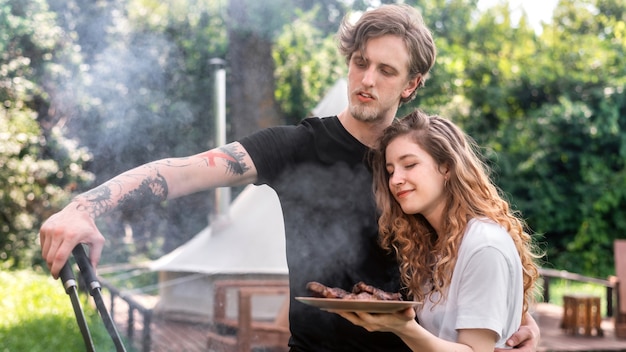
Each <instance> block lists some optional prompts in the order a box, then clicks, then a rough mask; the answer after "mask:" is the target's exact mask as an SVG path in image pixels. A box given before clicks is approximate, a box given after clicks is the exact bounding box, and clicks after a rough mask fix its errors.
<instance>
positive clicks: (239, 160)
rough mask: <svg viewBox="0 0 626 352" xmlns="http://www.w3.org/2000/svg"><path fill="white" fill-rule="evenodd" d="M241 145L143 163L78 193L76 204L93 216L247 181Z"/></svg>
mask: <svg viewBox="0 0 626 352" xmlns="http://www.w3.org/2000/svg"><path fill="white" fill-rule="evenodd" d="M240 148H241V147H240V146H239V144H238V143H231V144H228V145H225V146H222V147H219V148H216V149H212V150H209V151H207V152H203V153H200V154H197V155H194V156H190V157H183V158H169V159H162V160H157V161H154V162H151V163H148V164H145V165H143V166H140V167H137V168H135V169H133V170H130V171H127V172H125V173H123V174H121V175H119V176H117V177H115V178H113V179H111V180H110V181H108V182H106V183H104V184H102V185H101V186H98V187H96V188H94V189H92V190H91V191H88V192H86V193H83V194H81V195H79V196H77V197H76V198H75V199H74V201H75V202H76V203H77V206H76V207H77V209H78V210H81V211H85V212H87V213H88V214H89V215H90V216H91V217H92V218H96V217H98V216H100V215H102V214H104V213H106V212H109V211H111V210H113V209H137V208H139V207H142V206H144V205H146V204H150V203H157V202H160V201H164V200H166V199H167V198H168V196H174V197H177V196H180V195H184V194H188V193H191V192H195V191H198V190H202V189H208V188H209V187H219V186H225V185H228V184H237V183H241V182H242V181H250V179H245V177H246V176H250V175H251V174H250V173H248V175H246V173H247V172H248V171H249V170H251V167H250V166H249V165H247V164H246V160H249V159H246V157H247V154H246V152H245V151H244V150H243V149H240ZM220 170H223V173H222V172H221V171H220ZM212 172H213V173H214V174H213V175H212V176H211V173H212ZM216 172H217V173H216ZM168 182H171V183H172V184H169V185H168Z"/></svg>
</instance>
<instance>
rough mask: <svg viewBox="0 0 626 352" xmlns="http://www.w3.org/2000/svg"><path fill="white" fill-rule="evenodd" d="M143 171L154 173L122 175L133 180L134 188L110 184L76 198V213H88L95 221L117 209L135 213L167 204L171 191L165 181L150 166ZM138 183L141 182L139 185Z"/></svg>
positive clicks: (117, 183) (114, 183) (116, 181)
mask: <svg viewBox="0 0 626 352" xmlns="http://www.w3.org/2000/svg"><path fill="white" fill-rule="evenodd" d="M142 169H145V170H146V171H151V172H148V173H146V174H140V173H139V172H138V171H139V170H135V171H134V172H129V173H126V174H122V175H120V177H123V178H124V179H128V178H131V179H133V182H132V183H131V184H136V186H135V187H133V188H131V189H125V188H124V184H123V183H122V182H120V181H118V180H117V179H113V180H110V181H108V182H106V183H104V184H102V185H100V186H98V187H96V188H94V189H92V190H90V191H88V192H85V193H83V194H81V195H79V196H77V197H76V198H75V199H74V200H75V201H76V202H77V203H78V205H77V209H78V210H83V211H86V212H88V213H89V215H90V216H91V217H92V218H96V217H98V216H100V215H102V214H104V213H106V212H108V211H110V210H113V209H115V208H118V209H136V208H139V207H142V206H144V205H145V204H150V203H157V202H160V201H164V200H166V199H167V191H168V188H167V182H166V181H165V178H164V177H163V176H161V175H160V174H159V173H158V171H157V170H155V169H154V168H152V167H151V166H150V165H149V164H148V165H145V166H144V167H143V168H142ZM137 181H140V182H139V183H138V184H137Z"/></svg>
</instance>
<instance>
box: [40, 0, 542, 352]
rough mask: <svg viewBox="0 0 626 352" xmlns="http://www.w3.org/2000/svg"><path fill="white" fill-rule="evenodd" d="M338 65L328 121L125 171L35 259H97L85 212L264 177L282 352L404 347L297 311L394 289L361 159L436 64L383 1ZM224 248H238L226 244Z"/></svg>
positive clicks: (63, 217)
mask: <svg viewBox="0 0 626 352" xmlns="http://www.w3.org/2000/svg"><path fill="white" fill-rule="evenodd" d="M339 38H340V45H339V47H340V50H341V52H342V54H344V55H345V57H346V60H347V63H348V68H349V70H348V95H349V106H348V107H347V108H346V109H345V110H344V111H342V112H341V113H340V114H339V115H337V116H331V117H327V118H321V119H320V118H309V119H305V120H303V121H302V123H300V124H299V125H298V126H280V127H273V128H269V129H265V130H261V131H259V132H257V133H254V134H252V135H250V136H248V137H245V138H242V139H241V140H239V141H237V142H233V143H230V144H228V145H225V146H222V147H218V148H215V149H212V150H209V151H207V152H204V153H200V154H197V155H194V156H190V157H186V158H170V159H163V160H159V161H155V162H152V163H148V164H145V165H142V166H139V167H137V168H135V169H133V170H130V171H127V172H125V173H123V174H121V175H119V176H117V177H115V178H113V179H111V180H110V181H108V182H106V183H104V184H103V185H101V186H99V187H96V188H95V189H93V190H91V191H88V192H86V193H84V194H81V195H79V196H77V197H76V198H75V199H74V200H73V201H72V202H71V203H70V204H69V205H67V206H66V207H65V208H64V209H63V210H62V211H60V212H59V213H57V214H55V215H53V216H52V217H50V219H49V220H47V221H46V222H45V223H44V224H43V226H42V228H41V230H40V237H41V245H42V254H43V257H44V258H45V260H46V262H47V263H48V266H49V268H50V271H51V273H52V275H53V276H54V277H57V276H58V273H59V270H60V269H61V267H62V266H63V264H64V263H65V262H66V261H67V259H68V257H69V254H70V253H71V251H72V249H73V248H74V247H75V246H76V245H77V244H78V243H86V244H88V245H89V246H90V247H91V251H90V252H91V260H92V262H93V264H94V265H96V264H97V262H98V260H99V258H100V254H101V252H102V247H103V243H104V237H103V236H102V235H101V234H100V232H99V231H98V229H97V228H96V226H95V223H94V219H95V218H96V217H97V216H99V215H101V214H103V213H105V212H107V211H110V210H113V209H116V208H119V207H126V206H134V205H138V204H140V203H146V202H151V201H152V202H160V201H163V200H166V199H172V198H176V197H180V196H184V195H187V194H190V193H193V192H197V191H201V190H207V189H211V188H214V187H220V186H235V185H243V184H248V183H255V184H268V185H269V186H271V187H272V188H273V189H274V190H275V191H276V193H277V194H278V197H279V199H280V202H281V206H282V210H283V217H284V221H285V236H286V245H287V263H288V267H289V282H290V294H291V299H290V312H289V325H290V329H291V333H292V337H291V339H290V342H289V345H290V347H291V351H293V352H298V351H313V352H321V351H342V352H343V351H359V352H361V351H408V350H409V349H408V347H407V346H406V345H405V344H404V343H403V342H402V341H401V340H400V339H399V338H397V337H396V336H395V335H393V334H390V333H380V332H377V333H368V332H367V331H366V330H364V329H362V328H361V327H358V326H355V325H353V324H351V323H350V322H349V321H347V320H345V319H343V318H341V317H340V316H339V315H336V314H332V313H328V312H324V311H322V310H319V309H317V308H314V307H310V306H307V305H305V304H303V303H301V302H299V301H296V300H295V299H294V297H297V296H307V295H309V293H308V292H307V290H306V284H307V282H310V281H318V282H321V283H323V284H325V285H328V286H332V287H342V288H344V289H349V288H351V287H352V285H354V284H355V283H357V282H359V281H364V282H366V283H367V284H370V285H373V286H376V287H378V288H381V289H383V290H386V291H396V292H397V291H400V288H401V287H400V279H399V270H398V264H397V262H396V260H395V257H394V256H393V255H392V254H391V253H387V252H385V251H383V250H382V249H381V248H380V246H379V245H378V241H377V238H378V231H377V224H376V221H377V216H376V208H375V205H374V199H373V195H372V191H371V187H372V174H371V171H370V169H369V168H368V166H367V163H366V160H365V159H366V155H367V153H368V151H369V150H370V148H371V147H374V146H375V145H376V142H377V140H378V137H379V136H380V135H381V133H382V130H383V129H384V128H385V127H387V126H388V125H390V124H391V122H392V121H393V119H394V117H395V115H396V112H397V109H398V107H399V106H400V104H401V103H405V102H408V101H410V100H411V99H413V98H414V96H415V93H416V90H417V88H418V87H420V86H422V85H423V84H424V81H425V79H426V76H427V74H428V72H429V71H430V69H431V67H432V66H433V64H434V62H435V56H436V50H435V45H434V42H433V39H432V36H431V34H430V31H429V30H428V28H426V26H425V25H424V23H423V20H422V18H421V15H420V14H419V13H418V12H417V11H416V10H415V9H414V8H412V7H409V6H404V5H386V6H382V7H380V8H378V9H375V10H371V11H368V12H366V13H365V14H364V15H363V16H362V17H361V18H360V19H359V21H358V22H357V23H356V24H355V25H354V26H353V25H350V24H349V23H347V22H345V21H344V23H343V24H342V26H341V27H340V29H339ZM233 250H237V249H236V248H233ZM529 324H530V325H527V326H524V327H523V328H522V329H521V330H520V332H518V335H517V339H518V340H526V341H525V343H524V347H523V348H522V349H520V351H534V349H535V345H536V343H537V342H538V338H537V337H533V336H538V335H539V332H538V328H537V326H536V324H535V322H534V321H533V320H532V318H531V319H530V322H529ZM529 338H530V340H529Z"/></svg>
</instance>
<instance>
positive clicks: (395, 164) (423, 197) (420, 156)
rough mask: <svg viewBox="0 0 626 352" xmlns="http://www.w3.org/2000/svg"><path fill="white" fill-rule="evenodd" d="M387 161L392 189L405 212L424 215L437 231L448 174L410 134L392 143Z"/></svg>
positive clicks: (386, 152) (386, 151)
mask: <svg viewBox="0 0 626 352" xmlns="http://www.w3.org/2000/svg"><path fill="white" fill-rule="evenodd" d="M385 158H386V162H387V163H386V168H387V172H389V190H390V191H391V193H392V194H393V197H394V198H395V199H396V201H397V202H398V204H400V207H402V211H404V212H405V213H407V214H422V215H423V216H424V217H426V219H427V220H428V222H429V223H430V224H431V225H432V226H433V227H435V228H436V226H437V225H438V224H439V223H440V219H441V216H442V212H443V208H444V204H445V202H444V201H445V196H444V186H445V178H446V171H445V170H444V169H443V168H440V167H439V165H437V163H436V162H435V160H434V159H433V158H432V157H431V156H430V155H429V154H428V153H426V151H424V149H422V148H421V147H420V146H419V145H417V144H416V143H415V142H414V141H413V140H411V138H410V137H409V136H406V135H405V136H400V137H397V138H396V139H394V140H393V141H392V142H391V143H389V145H388V146H387V149H386V150H385Z"/></svg>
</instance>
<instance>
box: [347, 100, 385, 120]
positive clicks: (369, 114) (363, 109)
mask: <svg viewBox="0 0 626 352" xmlns="http://www.w3.org/2000/svg"><path fill="white" fill-rule="evenodd" d="M350 114H351V115H352V116H353V117H354V118H355V119H356V120H358V121H361V122H375V121H378V120H379V119H380V118H381V116H382V115H383V112H382V111H380V109H379V108H378V107H377V106H376V107H374V106H363V105H360V104H350Z"/></svg>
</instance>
